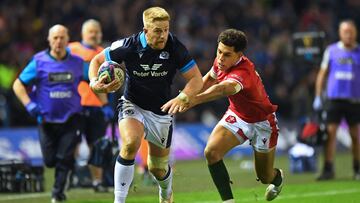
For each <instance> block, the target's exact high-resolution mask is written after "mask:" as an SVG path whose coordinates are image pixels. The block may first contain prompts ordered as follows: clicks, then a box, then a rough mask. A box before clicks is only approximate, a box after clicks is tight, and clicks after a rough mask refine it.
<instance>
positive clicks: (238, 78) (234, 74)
mask: <svg viewBox="0 0 360 203" xmlns="http://www.w3.org/2000/svg"><path fill="white" fill-rule="evenodd" d="M245 78H246V77H245ZM225 80H228V81H232V82H236V83H238V84H239V85H240V86H241V88H242V89H243V88H244V85H246V81H245V80H244V76H243V72H242V71H240V70H235V71H231V72H230V73H229V74H228V75H227V76H226V79H225ZM243 83H244V84H243Z"/></svg>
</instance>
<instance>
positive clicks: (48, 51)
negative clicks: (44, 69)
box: [46, 48, 70, 61]
mask: <svg viewBox="0 0 360 203" xmlns="http://www.w3.org/2000/svg"><path fill="white" fill-rule="evenodd" d="M46 53H47V55H48V56H49V57H50V58H51V59H53V60H54V61H63V60H65V59H66V58H67V57H68V56H69V54H70V50H69V49H68V48H66V54H65V56H64V57H63V58H62V59H60V60H58V59H56V58H55V57H53V56H51V54H50V49H48V50H47V51H46Z"/></svg>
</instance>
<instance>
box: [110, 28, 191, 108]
mask: <svg viewBox="0 0 360 203" xmlns="http://www.w3.org/2000/svg"><path fill="white" fill-rule="evenodd" d="M105 59H106V60H107V61H108V60H112V61H115V62H117V63H119V64H121V63H124V64H125V67H126V79H125V92H124V96H125V98H126V99H127V100H130V101H131V102H133V103H135V104H136V105H138V106H139V107H141V108H143V109H145V110H149V111H152V112H153V113H156V114H160V115H164V114H166V113H164V112H162V111H161V109H160V107H161V106H162V105H164V104H165V103H166V102H167V101H168V100H169V99H171V95H170V93H171V84H172V81H173V78H174V76H175V74H176V71H177V70H179V71H180V72H181V73H185V72H187V71H188V70H190V69H191V68H193V67H194V65H195V61H194V60H193V58H192V57H191V56H190V55H189V53H188V50H187V49H186V48H185V46H184V45H183V44H182V43H181V42H180V41H179V40H178V39H177V38H176V37H175V36H173V35H172V34H171V33H169V37H168V41H167V43H166V45H165V48H164V49H162V50H154V49H152V48H151V47H150V46H148V45H147V42H146V39H145V33H144V32H140V33H137V34H134V35H132V36H130V37H128V38H124V39H120V40H118V41H115V42H113V43H112V44H111V46H110V47H108V48H106V49H105Z"/></svg>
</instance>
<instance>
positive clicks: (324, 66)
mask: <svg viewBox="0 0 360 203" xmlns="http://www.w3.org/2000/svg"><path fill="white" fill-rule="evenodd" d="M329 60H330V53H329V47H327V48H326V49H325V51H324V54H323V58H322V60H321V65H320V68H321V69H325V70H326V69H327V68H328V65H329Z"/></svg>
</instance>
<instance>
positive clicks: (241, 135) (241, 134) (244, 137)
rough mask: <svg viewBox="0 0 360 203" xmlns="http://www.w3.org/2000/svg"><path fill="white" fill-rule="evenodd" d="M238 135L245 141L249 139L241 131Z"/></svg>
mask: <svg viewBox="0 0 360 203" xmlns="http://www.w3.org/2000/svg"><path fill="white" fill-rule="evenodd" d="M236 133H237V134H238V135H240V137H242V138H243V139H244V141H246V140H247V139H249V138H248V137H246V135H245V134H244V132H243V131H242V130H241V129H239V130H238V131H237V132H236Z"/></svg>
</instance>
